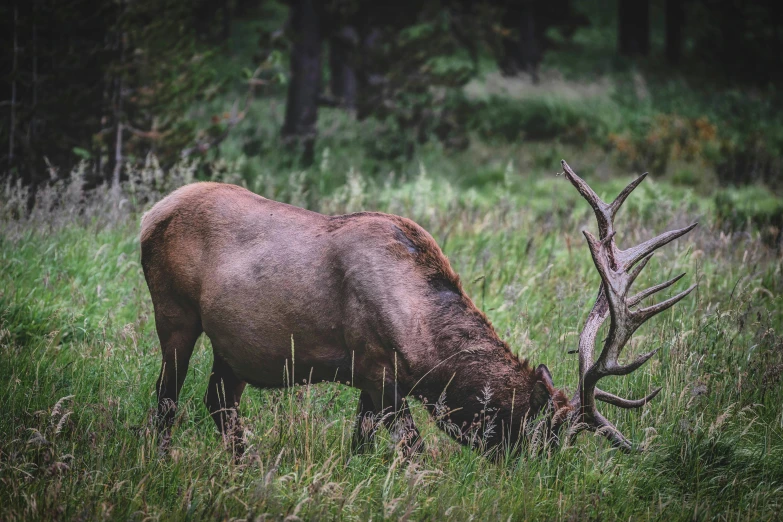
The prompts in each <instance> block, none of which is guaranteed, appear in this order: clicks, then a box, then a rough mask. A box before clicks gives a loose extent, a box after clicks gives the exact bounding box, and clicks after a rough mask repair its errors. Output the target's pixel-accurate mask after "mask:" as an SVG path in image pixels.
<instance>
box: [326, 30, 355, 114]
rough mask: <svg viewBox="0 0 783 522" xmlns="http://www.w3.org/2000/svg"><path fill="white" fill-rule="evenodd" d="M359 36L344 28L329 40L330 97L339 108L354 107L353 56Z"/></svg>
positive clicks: (353, 31)
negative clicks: (332, 97)
mask: <svg viewBox="0 0 783 522" xmlns="http://www.w3.org/2000/svg"><path fill="white" fill-rule="evenodd" d="M358 40H359V35H358V34H357V32H356V29H354V28H353V27H350V26H345V27H343V28H342V29H340V31H338V32H337V33H336V34H335V35H333V36H332V38H330V40H329V71H330V73H331V82H330V83H331V85H330V87H331V90H332V96H334V98H335V99H336V101H337V103H338V104H339V106H341V107H345V108H346V109H353V108H355V107H356V71H355V69H354V67H355V55H356V52H355V51H356V46H357V44H358Z"/></svg>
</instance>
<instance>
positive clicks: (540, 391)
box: [530, 364, 555, 417]
mask: <svg viewBox="0 0 783 522" xmlns="http://www.w3.org/2000/svg"><path fill="white" fill-rule="evenodd" d="M554 389H555V385H554V383H553V382H552V374H551V373H549V368H547V367H546V365H545V364H541V365H539V366H538V368H536V373H535V381H534V383H533V390H532V391H531V393H530V416H531V417H535V416H536V415H538V413H539V412H540V411H541V409H542V408H543V407H544V406H546V404H547V403H548V402H549V401H550V399H551V398H552V393H553V392H554Z"/></svg>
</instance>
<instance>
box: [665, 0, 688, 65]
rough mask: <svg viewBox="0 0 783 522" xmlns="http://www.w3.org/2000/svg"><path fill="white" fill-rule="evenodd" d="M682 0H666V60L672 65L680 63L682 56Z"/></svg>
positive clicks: (683, 22)
mask: <svg viewBox="0 0 783 522" xmlns="http://www.w3.org/2000/svg"><path fill="white" fill-rule="evenodd" d="M683 2H684V0H666V60H668V62H669V63H670V64H672V65H677V64H678V63H680V58H681V56H682V38H683V27H684V25H685V7H684V5H683Z"/></svg>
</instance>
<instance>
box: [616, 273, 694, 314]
mask: <svg viewBox="0 0 783 522" xmlns="http://www.w3.org/2000/svg"><path fill="white" fill-rule="evenodd" d="M683 277H685V272H683V273H682V274H680V275H678V276H677V277H674V278H672V279H669V280H668V281H666V282H665V283H661V284H659V285H655V286H651V287H650V288H648V289H647V290H642V291H641V292H639V293H638V294H636V295H635V296H633V297H629V298H628V306H629V307H631V306H636V305H637V304H639V303H640V302H641V301H642V300H643V299H646V298H648V297H650V296H651V295H653V294H654V293H656V292H660V291H661V290H663V289H665V288H669V287H670V286H672V285H673V284H674V283H676V282H677V281H679V280H680V279H682V278H683Z"/></svg>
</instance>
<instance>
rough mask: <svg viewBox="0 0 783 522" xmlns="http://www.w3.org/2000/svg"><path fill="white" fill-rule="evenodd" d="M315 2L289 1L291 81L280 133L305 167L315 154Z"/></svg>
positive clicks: (318, 27) (318, 45) (317, 57)
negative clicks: (291, 45)
mask: <svg viewBox="0 0 783 522" xmlns="http://www.w3.org/2000/svg"><path fill="white" fill-rule="evenodd" d="M317 3H318V2H317V0H294V1H293V2H291V17H290V28H291V32H292V37H293V47H292V48H291V80H290V82H289V84H288V99H287V100H286V107H285V123H284V124H283V129H282V135H283V141H284V143H285V144H286V145H288V146H290V147H294V148H295V149H297V150H298V151H299V152H300V153H301V159H302V163H303V164H304V165H305V166H308V165H310V164H312V162H313V157H314V148H315V136H316V123H317V121H318V92H319V88H320V83H321V20H320V13H319V10H318V8H317V7H316V5H317Z"/></svg>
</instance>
